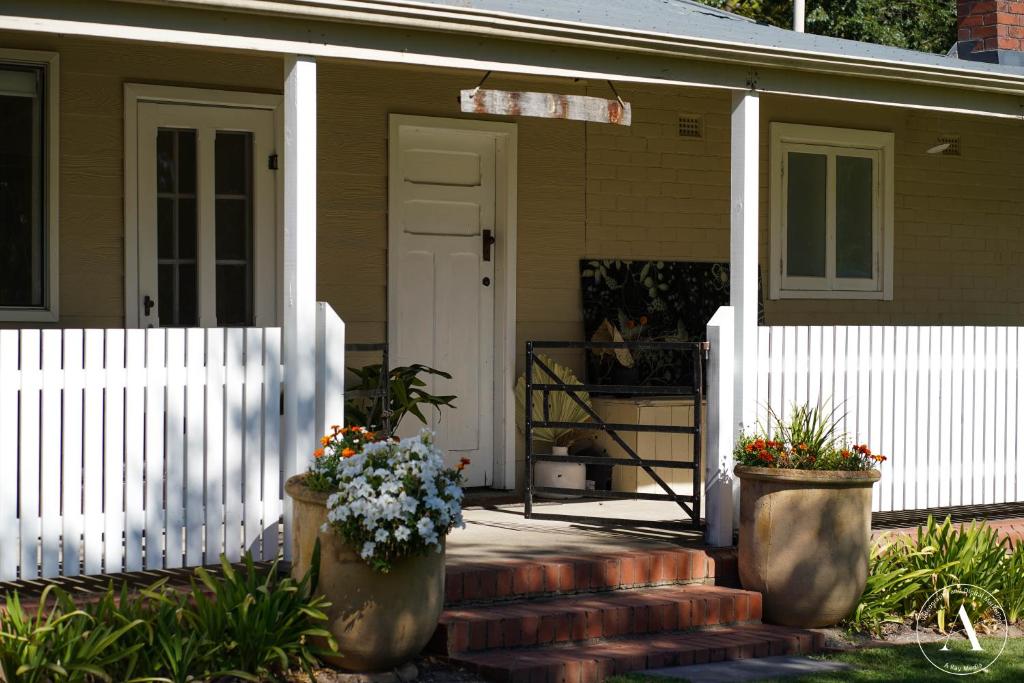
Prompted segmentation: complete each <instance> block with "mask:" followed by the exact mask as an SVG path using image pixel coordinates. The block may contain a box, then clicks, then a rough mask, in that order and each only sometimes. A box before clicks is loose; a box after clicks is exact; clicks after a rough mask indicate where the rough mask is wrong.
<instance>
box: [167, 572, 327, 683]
mask: <svg viewBox="0 0 1024 683" xmlns="http://www.w3.org/2000/svg"><path fill="white" fill-rule="evenodd" d="M221 569H222V571H223V574H224V576H223V578H214V577H213V576H212V575H211V574H210V573H209V572H208V571H207V570H206V569H203V568H201V567H200V568H199V569H196V575H197V576H198V578H199V581H200V583H199V584H196V583H193V586H192V592H191V598H190V600H189V602H190V603H191V605H190V609H189V610H188V611H187V613H186V620H187V622H188V623H189V625H190V626H191V627H192V628H193V629H194V630H195V631H196V632H197V633H200V634H202V635H203V636H205V639H206V640H207V641H208V642H213V643H222V644H223V646H222V648H221V649H220V651H219V652H218V657H217V662H218V667H219V671H218V673H221V674H230V675H233V676H236V677H238V678H241V679H243V680H247V681H260V680H263V679H264V678H268V677H274V676H276V675H277V674H280V673H281V672H284V671H286V670H287V669H288V668H289V667H294V666H299V667H302V668H304V669H306V672H307V673H308V674H309V675H310V677H311V678H312V675H313V672H312V667H313V666H314V665H315V664H316V663H317V658H316V653H317V652H322V651H320V650H318V649H317V648H315V647H314V646H313V645H312V641H313V640H314V639H323V640H324V641H326V642H328V643H329V644H331V646H332V648H333V649H336V648H337V646H336V645H335V644H334V640H333V638H332V637H331V634H330V632H328V631H327V630H326V629H324V628H321V627H319V626H316V625H315V624H316V623H317V622H324V621H327V615H326V614H325V613H324V611H323V609H324V607H325V606H326V601H325V600H324V598H323V597H313V598H310V595H309V593H310V588H309V586H310V582H311V581H312V579H311V576H310V575H309V574H307V575H306V576H305V577H303V579H302V580H301V581H295V580H294V579H292V578H290V577H282V576H281V574H280V573H279V572H278V571H277V561H276V560H275V562H274V564H273V566H272V567H271V568H270V569H269V570H264V571H261V570H258V569H257V568H256V567H255V565H254V564H253V561H252V558H251V557H249V556H247V557H246V558H245V568H244V570H243V571H241V572H239V571H236V570H235V569H234V568H233V567H232V566H231V564H230V563H229V562H228V561H227V560H226V559H224V558H222V559H221Z"/></svg>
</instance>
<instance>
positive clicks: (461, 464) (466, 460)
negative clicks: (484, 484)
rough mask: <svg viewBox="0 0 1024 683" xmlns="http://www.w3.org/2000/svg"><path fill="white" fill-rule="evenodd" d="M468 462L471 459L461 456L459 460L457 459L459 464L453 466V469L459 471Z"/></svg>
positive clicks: (464, 467)
mask: <svg viewBox="0 0 1024 683" xmlns="http://www.w3.org/2000/svg"><path fill="white" fill-rule="evenodd" d="M470 462H472V461H471V460H470V459H469V458H462V459H461V460H459V464H458V465H456V466H455V469H457V470H458V471H459V472H461V471H462V470H464V469H466V465H468V464H469V463H470Z"/></svg>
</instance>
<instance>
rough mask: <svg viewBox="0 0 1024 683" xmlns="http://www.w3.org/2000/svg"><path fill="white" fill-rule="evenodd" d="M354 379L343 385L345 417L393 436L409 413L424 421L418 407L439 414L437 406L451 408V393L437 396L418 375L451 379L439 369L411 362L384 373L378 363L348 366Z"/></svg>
mask: <svg viewBox="0 0 1024 683" xmlns="http://www.w3.org/2000/svg"><path fill="white" fill-rule="evenodd" d="M349 372H351V373H352V374H353V376H354V377H355V382H354V383H352V384H350V386H348V387H346V391H345V396H346V401H345V420H346V422H348V424H349V425H359V426H362V427H366V428H368V429H374V430H377V431H381V430H384V431H386V432H387V433H388V435H389V436H394V435H395V433H396V432H397V431H398V426H399V425H400V424H401V423H402V420H403V419H404V418H405V416H406V415H413V416H414V417H415V418H416V419H417V420H419V421H420V422H422V423H423V424H425V425H426V424H428V422H427V416H426V415H425V414H424V413H423V410H422V409H421V407H423V406H427V407H430V408H433V409H434V410H436V411H437V412H438V414H440V413H441V408H444V407H447V408H454V407H455V405H454V404H453V403H452V401H454V400H455V399H456V397H455V396H438V395H434V394H431V393H430V392H429V391H427V389H426V387H427V383H426V382H425V381H424V380H423V378H422V377H420V376H421V375H424V376H434V377H440V378H442V379H451V378H452V376H451V375H450V374H448V373H447V372H444V371H443V370H437V369H435V368H431V367H428V366H426V365H421V364H419V363H415V364H413V365H400V366H398V367H394V368H391V369H390V370H388V372H387V377H385V376H384V366H383V365H381V364H380V363H377V364H375V365H365V366H363V367H361V368H349Z"/></svg>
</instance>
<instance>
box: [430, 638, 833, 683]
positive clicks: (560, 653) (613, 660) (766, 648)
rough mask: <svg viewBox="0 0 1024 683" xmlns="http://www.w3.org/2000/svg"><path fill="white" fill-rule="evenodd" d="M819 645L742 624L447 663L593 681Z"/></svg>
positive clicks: (526, 677)
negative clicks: (625, 674)
mask: <svg viewBox="0 0 1024 683" xmlns="http://www.w3.org/2000/svg"><path fill="white" fill-rule="evenodd" d="M822 647H824V636H823V635H822V634H820V633H815V632H812V631H804V630H802V629H794V628H787V627H782V626H770V625H766V624H746V625H739V626H730V627H724V628H718V629H713V630H703V631H688V632H677V633H662V634H656V635H644V636H629V637H624V638H615V639H611V640H603V641H598V642H594V643H586V644H576V645H570V646H565V647H540V648H515V649H500V650H486V651H483V652H473V653H463V654H459V655H454V656H451V657H449V661H450V662H452V663H453V664H456V665H459V666H462V667H464V668H467V669H470V670H471V671H474V672H476V673H477V674H478V675H480V676H482V677H484V678H486V679H488V680H490V681H495V682H497V683H519V682H520V681H522V682H524V683H525V682H529V683H534V682H537V681H544V682H550V683H556V682H557V683H592V682H594V683H596V682H599V681H603V680H604V679H605V678H607V677H609V676H612V675H618V674H623V673H628V672H631V671H642V670H646V669H656V668H662V667H669V666H686V665H690V664H704V663H708V662H719V661H725V660H734V659H749V658H753V657H769V656H776V655H796V654H810V653H813V652H817V651H819V650H820V649H821V648H822Z"/></svg>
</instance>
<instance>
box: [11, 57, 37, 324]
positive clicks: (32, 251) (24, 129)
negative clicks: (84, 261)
mask: <svg viewBox="0 0 1024 683" xmlns="http://www.w3.org/2000/svg"><path fill="white" fill-rule="evenodd" d="M43 77H44V72H43V69H42V68H37V67H20V66H4V65H0V131H2V135H0V307H19V308H42V307H44V306H45V305H46V301H47V299H46V297H47V291H46V268H47V263H46V249H47V243H46V224H45V223H46V221H45V212H44V202H45V190H44V186H43V174H44V163H43V156H44V155H43V138H44V131H45V127H44V124H43V111H44V106H43V92H44V90H43Z"/></svg>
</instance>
